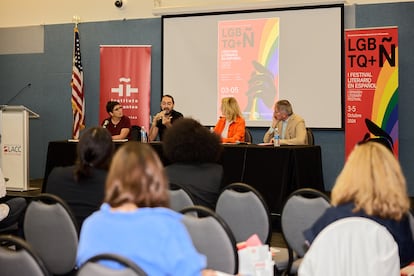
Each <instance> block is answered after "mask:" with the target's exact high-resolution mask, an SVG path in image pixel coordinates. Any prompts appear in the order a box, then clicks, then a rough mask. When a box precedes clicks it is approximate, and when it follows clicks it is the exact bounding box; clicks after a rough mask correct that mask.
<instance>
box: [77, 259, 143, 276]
mask: <svg viewBox="0 0 414 276" xmlns="http://www.w3.org/2000/svg"><path fill="white" fill-rule="evenodd" d="M101 261H110V262H115V263H117V264H119V265H120V266H121V267H122V268H120V269H113V268H109V267H107V266H104V265H102V264H100V262H101ZM95 275H100V276H147V273H145V272H144V270H142V268H141V267H139V266H138V265H137V264H136V263H134V262H132V261H131V260H129V259H128V258H125V257H123V256H120V255H117V254H99V255H96V256H93V257H91V258H89V259H88V260H87V261H86V262H85V263H84V264H83V265H82V266H81V267H80V268H79V271H78V273H77V276H95Z"/></svg>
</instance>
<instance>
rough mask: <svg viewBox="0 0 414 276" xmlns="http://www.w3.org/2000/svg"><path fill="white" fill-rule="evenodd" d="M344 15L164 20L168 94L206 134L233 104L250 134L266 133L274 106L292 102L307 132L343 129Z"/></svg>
mask: <svg viewBox="0 0 414 276" xmlns="http://www.w3.org/2000/svg"><path fill="white" fill-rule="evenodd" d="M343 9H344V7H343V5H342V4H334V5H326V6H325V5H324V6H312V7H300V8H298V7H295V8H289V9H274V10H260V11H243V12H227V13H211V14H190V15H180V16H177V15H168V16H163V17H162V22H163V46H162V47H163V51H162V52H163V65H162V66H163V70H162V75H163V76H162V79H163V83H162V91H163V94H170V95H172V96H174V99H175V109H176V110H178V111H180V112H182V113H183V114H184V116H186V117H192V118H194V119H197V120H199V121H200V122H201V123H202V124H203V125H206V126H211V125H215V123H216V122H217V119H218V117H219V116H220V115H221V112H220V102H221V98H222V97H230V96H232V97H235V98H237V100H238V102H239V105H240V108H241V111H242V113H243V116H244V118H245V119H246V126H250V127H268V126H269V125H270V122H271V117H272V110H273V105H274V103H275V102H276V101H277V100H278V99H287V100H289V101H290V102H291V103H292V105H293V110H294V112H295V113H297V114H299V115H301V116H302V117H303V118H304V119H305V122H306V125H307V127H311V128H321V129H342V128H343V112H342V110H343V93H344V83H343V75H344V66H343V47H344V41H343V34H344V19H343V17H344V16H343V12H344V11H343Z"/></svg>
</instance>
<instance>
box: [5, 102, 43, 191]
mask: <svg viewBox="0 0 414 276" xmlns="http://www.w3.org/2000/svg"><path fill="white" fill-rule="evenodd" d="M31 118H39V115H38V114H36V113H35V112H33V111H31V110H30V109H28V108H27V107H24V106H22V105H3V106H0V134H1V155H0V157H1V159H0V165H1V168H2V170H3V174H4V177H5V178H6V180H7V181H6V189H7V190H11V191H27V190H30V187H29V119H31Z"/></svg>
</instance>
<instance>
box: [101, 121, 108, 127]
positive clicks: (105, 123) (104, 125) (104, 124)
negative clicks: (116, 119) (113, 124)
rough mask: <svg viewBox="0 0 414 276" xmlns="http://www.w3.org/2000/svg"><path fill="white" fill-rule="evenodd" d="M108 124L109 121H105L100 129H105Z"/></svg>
mask: <svg viewBox="0 0 414 276" xmlns="http://www.w3.org/2000/svg"><path fill="white" fill-rule="evenodd" d="M108 124H109V121H108V120H105V121H104V123H103V125H102V127H103V128H106V126H107V125H108Z"/></svg>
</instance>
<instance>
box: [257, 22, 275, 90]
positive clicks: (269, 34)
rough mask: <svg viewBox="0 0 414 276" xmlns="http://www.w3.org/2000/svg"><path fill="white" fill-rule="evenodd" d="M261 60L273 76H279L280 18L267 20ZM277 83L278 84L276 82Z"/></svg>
mask: <svg viewBox="0 0 414 276" xmlns="http://www.w3.org/2000/svg"><path fill="white" fill-rule="evenodd" d="M258 56H259V59H258V60H259V62H260V63H261V64H262V65H264V66H265V67H266V68H267V69H268V70H269V71H270V72H272V73H273V77H274V78H275V80H276V79H278V76H279V18H272V19H268V20H267V21H266V24H265V26H264V28H263V32H262V37H261V40H260V46H259V53H258ZM275 84H277V83H276V82H275Z"/></svg>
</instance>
